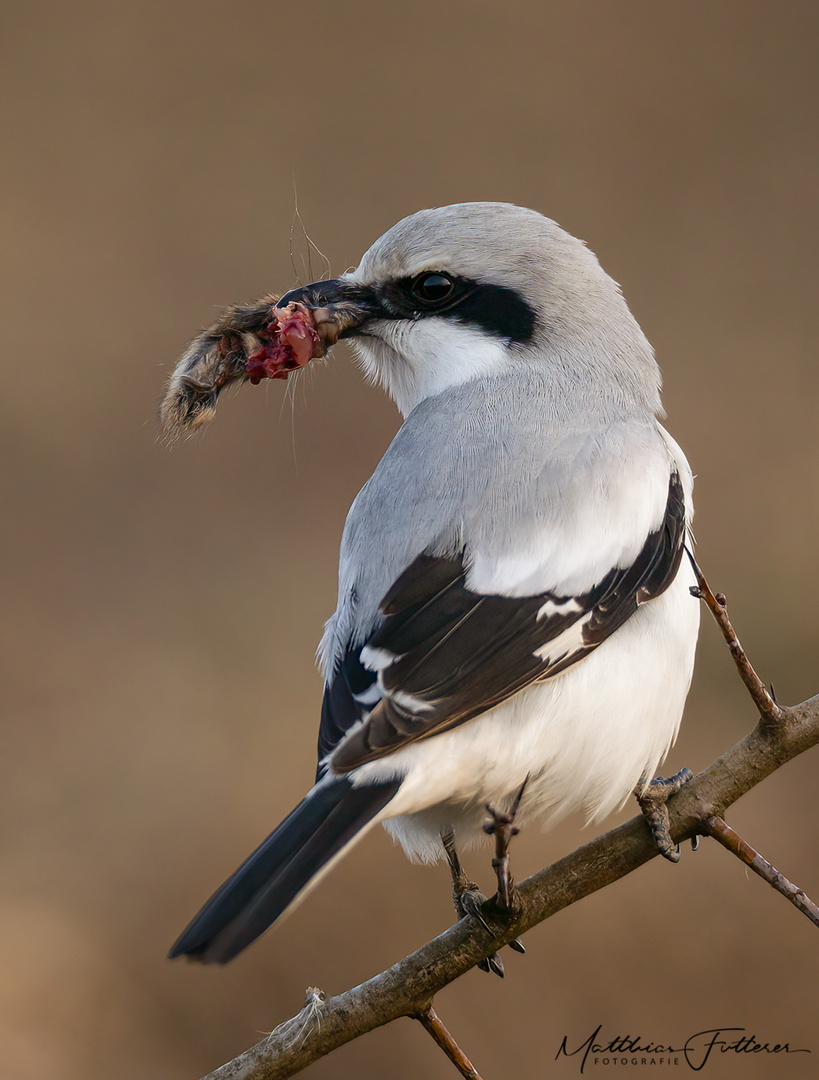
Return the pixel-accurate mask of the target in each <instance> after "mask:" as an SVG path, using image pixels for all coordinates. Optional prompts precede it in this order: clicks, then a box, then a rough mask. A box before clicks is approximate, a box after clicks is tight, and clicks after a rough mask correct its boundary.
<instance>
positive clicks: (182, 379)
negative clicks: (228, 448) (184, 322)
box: [160, 279, 371, 439]
mask: <svg viewBox="0 0 819 1080" xmlns="http://www.w3.org/2000/svg"><path fill="white" fill-rule="evenodd" d="M365 292H366V290H364V289H362V287H361V286H360V285H355V284H353V283H351V282H348V281H345V280H344V279H340V280H334V281H317V282H314V283H313V284H311V285H305V286H303V287H302V288H299V289H293V290H292V291H291V292H289V293H286V294H285V295H284V296H282V297H280V298H279V299H278V300H277V299H276V297H274V296H266V297H263V298H262V299H261V300H259V301H257V302H256V303H254V304H245V305H237V306H235V307H231V308H228V309H227V311H225V312H224V314H223V315H222V316H221V318H220V319H219V320H218V321H217V322H216V323H214V324H213V326H210V327H208V329H207V330H204V331H203V332H202V333H201V334H200V335H199V336H198V337H197V338H195V339H194V340H193V341H192V342H191V344H190V345H189V346H188V348H187V349H186V351H185V353H184V354H183V356H182V357H181V359H180V360H179V363H178V364H177V365H176V368H175V369H174V372H173V374H172V375H171V377H170V380H169V381H168V388H167V390H166V392H165V397H164V399H163V401H162V405H161V406H160V420H161V423H162V428H163V430H164V432H165V434H166V435H167V436H168V438H170V439H175V438H177V437H178V436H180V435H183V434H187V433H189V432H192V431H194V430H195V429H196V428H199V427H202V426H203V425H204V424H206V423H208V422H209V421H210V420H212V419H213V417H214V415H215V412H216V401H217V398H218V396H219V394H220V393H221V392H222V390H223V389H224V388H225V387H226V386H229V385H230V384H231V383H235V382H246V381H248V380H249V381H250V382H251V383H254V384H256V383H259V382H261V381H262V380H263V379H286V378H287V377H288V375H289V374H290V372H291V371H297V370H299V369H300V368H302V367H304V366H305V365H306V364H308V363H309V362H310V361H311V360H315V359H319V358H320V357H323V356H325V355H326V354H327V352H328V351H329V349H330V348H332V346H333V345H335V343H336V342H337V341H338V340H339V338H341V337H345V336H348V335H351V334H353V333H355V331H356V330H358V329H359V328H360V327H361V326H362V324H363V323H364V322H365V320H366V319H367V318H368V317H369V315H370V314H371V312H370V306H369V304H368V303H367V302H366V301H367V299H368V297H367V296H366V295H365Z"/></svg>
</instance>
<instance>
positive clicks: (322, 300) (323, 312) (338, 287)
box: [276, 278, 376, 355]
mask: <svg viewBox="0 0 819 1080" xmlns="http://www.w3.org/2000/svg"><path fill="white" fill-rule="evenodd" d="M374 300H375V298H374V297H373V295H372V290H370V289H369V288H367V287H366V286H362V285H357V284H355V283H353V282H351V281H345V280H344V279H343V278H337V279H335V280H332V281H314V282H313V283H312V284H311V285H303V286H302V287H301V288H300V289H292V290H291V291H290V292H289V293H285V294H284V296H282V297H280V298H279V300H278V301H277V302H276V309H279V310H280V309H282V308H285V307H287V306H288V304H302V305H303V306H304V307H306V308H308V309H309V311H310V312H311V313H312V316H313V323H314V329H315V331H316V333H317V334H318V336H319V340H320V342H321V347H322V355H324V353H326V352H327V351H328V350H329V349H330V348H331V347H332V346H333V345H335V343H336V342H337V341H338V340H339V339H340V338H344V337H352V336H353V335H354V334H355V333H356V332H357V331H359V330H360V329H361V327H362V326H363V325H364V323H365V322H366V321H367V320H368V319H369V318H370V317H371V316H372V315H374V314H375V313H376V306H375V302H374Z"/></svg>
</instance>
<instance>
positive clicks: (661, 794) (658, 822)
mask: <svg viewBox="0 0 819 1080" xmlns="http://www.w3.org/2000/svg"><path fill="white" fill-rule="evenodd" d="M693 775H694V774H693V773H692V772H691V770H690V769H680V771H679V772H678V773H677V774H676V775H675V776H669V777H668V778H667V779H666V778H665V777H663V776H656V777H655V778H654V779H653V780H652V781H651V783H649V784H647V785H646V786H645V788H643V787H642V786H638V787H637V789H636V790H635V792H634V794H635V795H636V797H637V802H638V803H639V804H640V809H641V810H642V812H643V817H644V818H645V819H646V821H647V822H648V827H649V828H650V829H651V835H652V837H653V839H654V843H655V844H656V845H657V850H658V851H659V852H660V854H661V855H662V856H663V858H665V859H668V860H669V862H679V861H680V846H679V844H675V843H674V841H673V840H672V839H671V833H670V832H669V818H668V805H667V804H668V800H669V799H670V798H671V796H672V795H676V794H677V792H678V791H679V790H680V788H681V787H682V786H683V784H687V783H688V781H689V780H690V779H691V778H692V776H693Z"/></svg>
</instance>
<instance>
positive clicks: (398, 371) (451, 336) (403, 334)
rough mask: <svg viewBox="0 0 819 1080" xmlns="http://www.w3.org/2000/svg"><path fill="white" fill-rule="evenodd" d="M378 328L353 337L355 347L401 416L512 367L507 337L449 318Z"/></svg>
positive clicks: (363, 364)
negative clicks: (446, 392) (455, 388)
mask: <svg viewBox="0 0 819 1080" xmlns="http://www.w3.org/2000/svg"><path fill="white" fill-rule="evenodd" d="M374 330H375V334H373V336H368V337H361V338H356V339H354V341H353V342H352V344H353V348H354V350H355V353H356V355H357V357H358V359H359V362H360V363H361V366H362V368H363V369H364V373H365V374H366V375H367V377H368V378H370V379H373V380H374V381H375V382H378V383H380V384H381V385H382V386H383V387H384V389H385V390H386V391H387V393H388V394H389V395H390V397H391V398H392V399H393V401H394V402H395V404H396V405H397V406H398V408H399V410H400V412H401V414H402V415H403V416H407V415H408V414H409V413H411V412H412V410H413V409H414V408H415V406H416V405H418V404H419V402H421V401H423V400H424V399H425V398H428V397H432V396H433V395H434V394H440V393H442V392H443V391H444V390H448V389H449V388H450V387H453V386H460V385H461V384H462V383H466V382H471V381H472V380H473V379H479V378H481V377H482V376H484V375H491V374H493V373H497V372H499V371H502V370H504V369H508V368H509V367H510V363H511V361H512V357H511V355H510V351H509V347H508V346H507V344H506V342H505V341H503V340H502V339H499V338H493V337H490V336H489V335H488V334H486V333H484V332H483V331H481V330H477V329H474V328H472V327H469V326H463V325H461V324H460V323H458V322H455V321H453V320H452V319H448V318H436V317H431V318H425V319H418V320H417V321H415V322H405V321H396V322H389V321H387V320H384V321H383V322H380V323H378V324H377V325H376V326H375V327H374ZM375 335H377V336H375Z"/></svg>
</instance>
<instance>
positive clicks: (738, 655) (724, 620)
mask: <svg viewBox="0 0 819 1080" xmlns="http://www.w3.org/2000/svg"><path fill="white" fill-rule="evenodd" d="M685 550H686V554H687V555H688V558H689V559H690V560H691V565H692V566H693V568H694V573H695V574H696V577H697V584H696V585H695V586H692V587H691V595H692V596H696V597H698V598H699V599H700V600H704V601H705V603H706V605H707V607H708V610H709V611H710V612H711V614H712V615H713V616H714V618H715V619H716V620H717V623H718V624H719V628H720V630H722V635H723V637H724V638H725V640H726V641H727V642H728V648H729V649H730V650H731V656H733V658H734V663H735V664H736V666H737V669H738V671H739V675H740V678H741V679H742V681H743V682H744V683H745V686H746V687H747V689H748V693H749V694H750V695H751V697H752V698H753V700H754V704H755V705H756V707H757V708H758V709H759V715H760V716H761V717H762V719H763V720H764V721H765V722H766V723H767V724H771V725H776V724H781V723H782V722H783V721H784V720H785V718H786V717H787V715H788V714H787V710H785V709H783V708H782V707H781V706H780V705H778V704H777V703H776V701H775V700H774V698H773V695H772V694H770V693H769V692H768V690H767V688H766V686H765V684H764V683H763V681H762V680H761V679H760V677H759V676H758V675H757V673H756V671H755V670H754V668H753V665H752V664H751V661H750V660H749V659H748V657H747V655H746V653H745V650H744V649H743V648H742V646H741V645H740V643H739V638H738V637H737V635H736V631H735V630H734V628H733V626H732V625H731V620H730V619H729V618H728V609H727V607H726V601H725V596H724V595H723V594H722V593H716V594H715V593H713V592H712V591H711V586H710V585H709V584H708V582H707V581H706V579H705V575H704V574H703V572H702V570H700V568H699V566H698V565H697V560H696V559H695V558H694V556H693V555H692V554H691V551H690V550H689V549H688V548H686V549H685Z"/></svg>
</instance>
